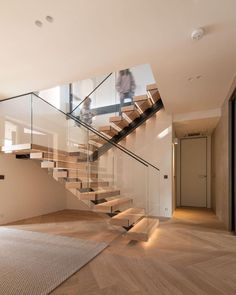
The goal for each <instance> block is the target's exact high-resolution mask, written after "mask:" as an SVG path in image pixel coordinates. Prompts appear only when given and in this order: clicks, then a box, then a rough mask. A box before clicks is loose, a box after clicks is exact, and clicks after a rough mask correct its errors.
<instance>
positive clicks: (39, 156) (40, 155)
mask: <svg viewBox="0 0 236 295" xmlns="http://www.w3.org/2000/svg"><path fill="white" fill-rule="evenodd" d="M30 159H32V160H46V161H55V162H59V161H60V162H65V163H78V164H80V165H84V162H79V159H78V157H77V156H65V155H57V154H53V153H47V152H31V153H30Z"/></svg>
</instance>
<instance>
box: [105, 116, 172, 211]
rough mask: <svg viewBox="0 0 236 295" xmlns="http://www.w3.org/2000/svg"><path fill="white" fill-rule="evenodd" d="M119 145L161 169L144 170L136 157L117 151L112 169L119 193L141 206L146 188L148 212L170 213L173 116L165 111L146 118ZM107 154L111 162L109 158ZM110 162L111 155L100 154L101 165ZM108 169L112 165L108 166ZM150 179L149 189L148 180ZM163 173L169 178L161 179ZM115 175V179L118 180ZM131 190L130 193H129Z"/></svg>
mask: <svg viewBox="0 0 236 295" xmlns="http://www.w3.org/2000/svg"><path fill="white" fill-rule="evenodd" d="M120 144H121V145H123V146H124V147H126V148H127V149H129V150H131V151H133V152H134V153H136V154H137V155H139V156H140V157H142V158H144V159H145V160H147V161H149V162H150V163H152V164H153V165H155V166H157V167H158V168H160V172H159V173H158V172H157V171H156V170H155V169H153V168H149V171H148V172H147V169H145V167H144V166H142V165H141V164H138V163H137V162H136V161H135V160H133V159H131V158H130V157H128V156H126V155H124V154H123V153H122V152H118V155H119V158H118V157H117V155H115V162H116V164H115V165H116V167H115V172H117V173H118V176H119V177H121V179H122V181H119V182H117V183H116V184H117V185H118V187H119V188H121V193H122V194H125V195H127V194H128V195H130V196H131V197H132V198H133V199H134V202H135V204H137V206H138V205H142V203H145V202H144V198H145V194H146V189H148V190H149V208H150V214H152V215H157V216H171V215H172V118H171V116H170V115H167V114H166V113H165V111H164V110H161V111H159V112H158V113H157V114H156V115H154V116H153V117H152V118H150V119H149V120H147V121H146V123H144V124H143V125H142V126H140V127H139V128H137V129H136V130H135V131H134V132H133V133H131V134H130V135H128V136H127V137H126V138H125V139H124V140H123V141H121V142H120ZM108 157H110V161H108ZM107 162H110V163H109V165H108V166H111V165H112V155H110V156H109V153H107V154H105V155H104V156H102V157H101V163H100V164H101V165H104V164H106V163H107ZM109 169H110V170H111V168H109ZM147 173H148V175H149V176H148V178H149V185H148V188H147V187H145V186H146V185H147V183H148V182H147V180H145V177H147ZM164 175H167V176H168V178H167V179H164ZM118 179H119V178H117V179H116V180H118ZM131 193H132V195H131Z"/></svg>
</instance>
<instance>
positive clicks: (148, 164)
mask: <svg viewBox="0 0 236 295" xmlns="http://www.w3.org/2000/svg"><path fill="white" fill-rule="evenodd" d="M26 95H34V96H36V97H37V98H39V99H40V100H42V101H43V102H45V103H46V104H48V105H50V106H51V107H52V108H54V109H55V110H57V111H58V112H60V113H62V114H63V115H65V116H66V117H67V118H70V119H72V120H74V121H75V122H77V123H79V124H80V125H82V126H83V127H85V128H86V129H88V130H90V131H91V132H93V133H94V134H96V135H97V136H99V137H100V138H102V139H104V140H105V141H106V142H109V143H110V144H111V145H113V146H115V147H116V148H118V149H119V150H121V151H123V152H124V153H126V154H127V155H129V156H130V157H132V158H133V159H135V160H136V161H138V162H139V163H141V164H143V165H144V166H146V167H148V166H150V167H152V168H154V169H155V170H157V171H160V169H159V168H158V167H156V166H155V165H153V164H151V163H150V162H148V161H146V160H145V159H143V158H142V157H140V156H138V155H137V154H135V153H134V152H132V151H130V150H128V149H127V148H125V147H123V146H122V145H120V144H118V143H115V142H113V141H112V140H111V139H109V138H108V137H106V136H105V135H104V134H102V133H101V132H99V131H98V130H96V129H95V128H93V127H92V126H90V125H88V124H86V123H85V122H83V121H81V120H80V119H78V118H77V117H75V116H73V115H72V114H70V113H65V112H63V111H62V110H60V109H58V108H56V107H55V106H54V105H52V104H51V103H49V102H48V101H46V100H45V99H43V98H42V97H40V96H39V95H38V94H36V93H34V92H29V93H26V94H22V95H17V96H14V97H10V98H6V99H2V100H0V103H1V102H4V101H7V100H12V99H16V98H19V97H23V96H26Z"/></svg>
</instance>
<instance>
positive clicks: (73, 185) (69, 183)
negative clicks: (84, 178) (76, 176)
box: [65, 181, 82, 189]
mask: <svg viewBox="0 0 236 295" xmlns="http://www.w3.org/2000/svg"><path fill="white" fill-rule="evenodd" d="M65 186H66V188H67V189H71V188H76V189H80V188H82V182H81V181H66V184H65Z"/></svg>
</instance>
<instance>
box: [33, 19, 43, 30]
mask: <svg viewBox="0 0 236 295" xmlns="http://www.w3.org/2000/svg"><path fill="white" fill-rule="evenodd" d="M34 23H35V25H36V26H37V27H39V28H41V27H42V26H43V23H42V22H41V21H40V20H36V21H35V22H34Z"/></svg>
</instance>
